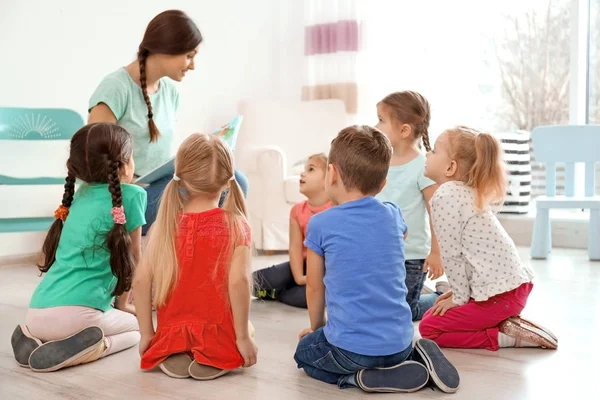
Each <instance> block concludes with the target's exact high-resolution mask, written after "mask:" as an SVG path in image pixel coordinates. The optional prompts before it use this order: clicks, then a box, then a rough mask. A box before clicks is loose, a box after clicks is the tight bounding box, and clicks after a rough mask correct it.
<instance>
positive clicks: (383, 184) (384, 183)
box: [375, 178, 387, 195]
mask: <svg viewBox="0 0 600 400" xmlns="http://www.w3.org/2000/svg"><path fill="white" fill-rule="evenodd" d="M385 185H387V178H385V179H384V180H383V182H382V183H381V187H380V188H379V190H378V191H377V193H375V195H378V194H379V193H381V191H382V190H383V188H384V187H385Z"/></svg>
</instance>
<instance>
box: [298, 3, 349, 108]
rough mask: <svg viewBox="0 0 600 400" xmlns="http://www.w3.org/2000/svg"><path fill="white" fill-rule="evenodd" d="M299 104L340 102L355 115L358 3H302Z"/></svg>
mask: <svg viewBox="0 0 600 400" xmlns="http://www.w3.org/2000/svg"><path fill="white" fill-rule="evenodd" d="M304 5H305V9H304V17H305V21H304V32H305V42H304V45H305V46H304V64H305V65H304V82H303V86H302V100H316V99H340V100H342V101H343V102H344V104H345V106H346V111H347V112H348V113H349V114H351V115H353V114H356V113H357V111H358V74H359V72H358V55H359V46H360V21H359V15H358V1H357V0H327V1H322V0H305V2H304Z"/></svg>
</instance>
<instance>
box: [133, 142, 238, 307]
mask: <svg viewBox="0 0 600 400" xmlns="http://www.w3.org/2000/svg"><path fill="white" fill-rule="evenodd" d="M175 175H176V176H177V177H178V180H175V179H173V180H171V181H170V182H169V183H168V184H167V187H166V188H165V190H164V192H163V196H162V199H161V202H160V207H159V209H158V216H157V218H156V222H155V223H154V224H153V228H152V232H151V234H150V239H149V241H148V247H147V250H146V251H145V253H144V262H147V263H148V264H149V265H150V270H151V272H152V278H153V283H154V285H155V289H154V290H155V291H154V296H153V303H154V304H155V306H157V307H159V306H162V305H164V304H165V302H166V301H167V299H168V297H169V295H170V294H171V292H172V291H173V288H174V286H175V284H176V283H177V280H178V277H179V266H178V262H177V254H176V250H175V239H176V232H177V226H178V224H179V218H180V212H181V211H182V210H183V207H184V204H185V201H186V197H189V196H194V195H197V194H207V195H215V196H218V195H219V194H220V193H221V191H222V190H223V188H224V187H225V186H226V185H227V184H228V183H230V190H229V194H228V195H227V198H226V199H225V203H224V205H223V209H224V210H225V211H226V214H227V219H228V223H229V227H230V232H231V239H230V242H229V246H228V248H227V249H228V252H232V251H233V248H234V245H235V243H237V242H239V241H240V238H241V237H244V236H245V235H246V234H247V232H246V229H245V228H244V226H246V223H247V220H246V218H247V212H246V203H245V201H244V195H243V194H242V190H241V188H240V187H239V185H238V184H237V182H236V181H235V179H234V170H233V156H232V155H231V151H230V150H229V147H228V146H227V144H225V142H223V141H222V140H221V139H219V138H218V137H216V136H214V135H207V134H193V135H191V136H190V137H188V138H187V139H186V140H185V141H184V142H183V144H182V145H181V147H180V148H179V151H178V152H177V156H176V157H175ZM181 189H183V192H184V193H185V195H184V194H182V191H181Z"/></svg>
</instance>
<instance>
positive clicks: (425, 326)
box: [419, 312, 435, 339]
mask: <svg viewBox="0 0 600 400" xmlns="http://www.w3.org/2000/svg"><path fill="white" fill-rule="evenodd" d="M434 332H435V329H434V325H433V317H432V316H431V314H429V312H427V313H425V315H424V316H423V319H421V322H420V323H419V333H420V334H421V336H422V337H423V338H425V339H431V338H432V337H433V336H435V335H434Z"/></svg>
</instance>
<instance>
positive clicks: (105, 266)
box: [11, 123, 146, 372]
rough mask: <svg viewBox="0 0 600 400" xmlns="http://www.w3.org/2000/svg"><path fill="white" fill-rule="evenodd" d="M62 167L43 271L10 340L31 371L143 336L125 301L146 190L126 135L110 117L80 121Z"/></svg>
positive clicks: (79, 360)
mask: <svg viewBox="0 0 600 400" xmlns="http://www.w3.org/2000/svg"><path fill="white" fill-rule="evenodd" d="M67 170H68V175H67V178H66V184H65V193H64V195H63V200H62V204H61V205H60V206H59V207H58V209H57V210H56V212H55V213H54V216H55V217H56V220H55V221H54V223H53V224H52V227H51V228H50V231H49V232H48V236H47V237H46V240H45V241H44V247H43V250H42V254H43V261H42V263H41V265H39V266H38V267H39V269H40V271H41V272H42V273H46V275H45V276H44V279H43V280H42V282H41V283H40V284H39V285H38V287H37V289H36V290H35V292H34V293H33V297H32V298H31V303H30V305H29V310H28V312H27V317H26V321H27V323H26V325H20V326H18V327H17V328H16V329H15V331H14V333H13V336H12V341H11V343H12V347H13V351H14V355H15V358H16V360H17V362H18V363H19V364H20V365H21V366H23V367H30V368H31V369H32V370H33V371H36V372H50V371H56V370H58V369H61V368H65V367H69V366H73V365H77V364H83V363H87V362H91V361H94V360H97V359H98V358H101V357H104V356H107V355H109V354H113V353H116V352H119V351H121V350H125V349H127V348H130V347H132V346H134V345H135V344H137V343H138V342H139V340H140V334H139V332H138V324H137V321H136V319H135V316H134V315H133V314H134V312H135V311H134V309H133V307H132V306H129V305H127V300H128V293H129V290H130V288H131V279H132V271H133V268H134V264H135V262H136V260H138V259H139V257H140V254H141V227H142V226H143V225H144V224H145V223H146V221H145V219H144V212H145V210H146V192H145V191H144V189H142V188H141V187H139V186H136V185H130V184H127V183H129V182H131V180H132V178H133V171H134V163H133V140H132V138H131V135H130V134H129V133H127V131H126V130H125V129H124V128H122V127H120V126H118V125H115V124H105V123H97V124H91V125H87V126H84V127H83V128H81V129H80V130H79V131H78V132H77V133H75V135H74V136H73V138H72V139H71V149H70V154H69V160H68V161H67ZM76 180H79V181H80V182H81V183H82V185H81V187H80V188H79V189H78V190H77V191H75V182H76ZM115 296H116V297H117V298H116V300H115V308H113V307H112V305H111V301H112V300H113V297H115ZM42 343H43V344H42Z"/></svg>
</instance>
